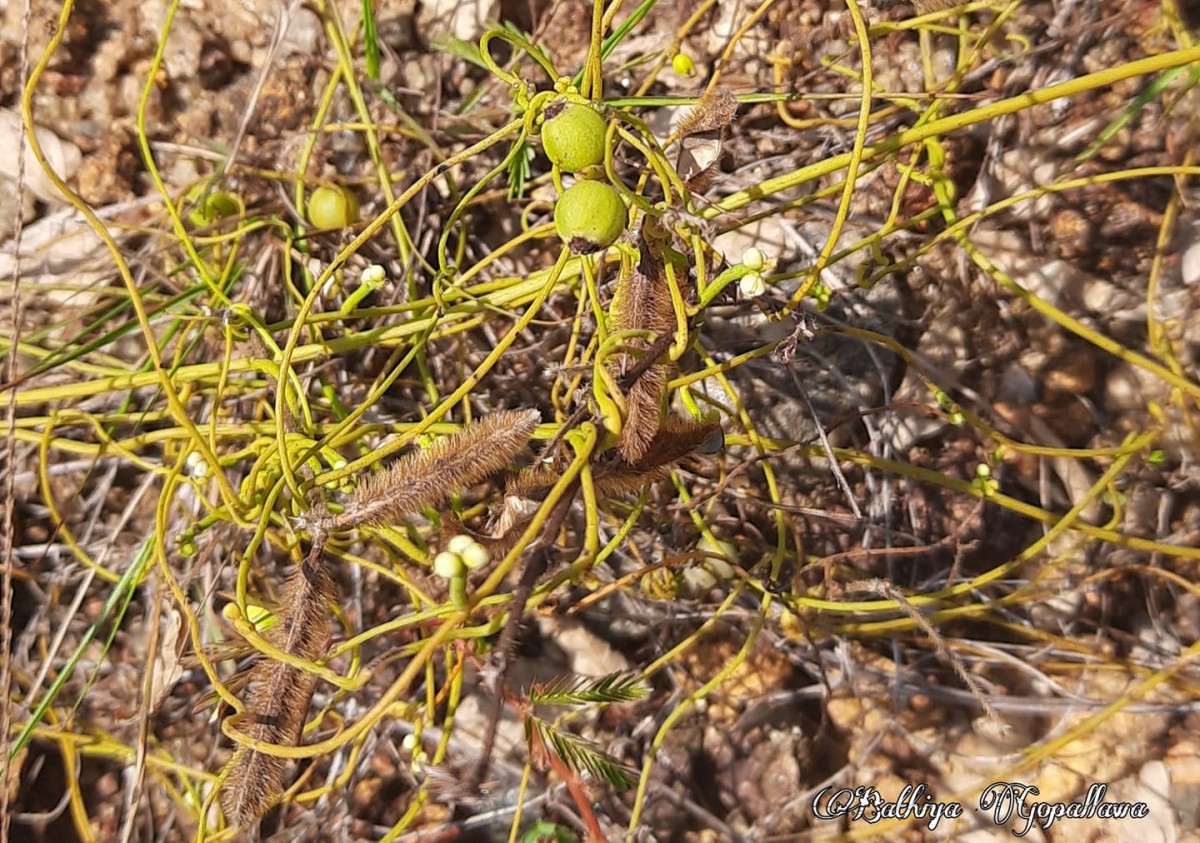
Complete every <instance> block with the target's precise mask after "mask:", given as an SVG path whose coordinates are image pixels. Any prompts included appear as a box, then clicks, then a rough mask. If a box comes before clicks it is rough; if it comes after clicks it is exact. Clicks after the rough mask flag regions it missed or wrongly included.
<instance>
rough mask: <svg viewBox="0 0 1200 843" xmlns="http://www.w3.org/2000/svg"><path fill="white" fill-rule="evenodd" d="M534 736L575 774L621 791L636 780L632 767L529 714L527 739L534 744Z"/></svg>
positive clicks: (587, 742) (635, 773) (526, 727)
mask: <svg viewBox="0 0 1200 843" xmlns="http://www.w3.org/2000/svg"><path fill="white" fill-rule="evenodd" d="M535 736H536V738H537V739H538V740H539V741H540V742H541V743H542V745H543V746H545V748H546V750H547V751H548V752H552V753H554V755H556V756H558V757H559V758H560V759H562V761H563V763H565V764H566V765H567V766H568V767H570V768H571V769H572V770H573V771H575V772H576V773H580V774H582V773H587V774H588V775H590V776H591V777H592V778H594V779H600V780H602V781H606V782H608V783H609V784H610V785H612V786H613V787H616V788H620V789H622V790H624V789H626V788H629V787H632V786H633V784H634V783H635V782H636V781H637V771H636V770H634V769H633V768H632V767H629V766H627V765H625V764H622V763H621V762H620V761H618V760H617V759H615V758H613V757H612V756H611V755H608V754H606V753H604V752H601V751H600V750H598V749H596V748H595V747H594V746H593V745H592V744H591V743H590V742H589V741H587V740H585V739H584V738H581V737H579V736H578V735H572V734H570V733H568V732H562V731H559V730H558V729H555V728H554V727H553V726H551V725H550V724H549V723H547V722H546V721H545V720H542V719H541V718H540V717H535V716H533V715H530V716H529V717H526V718H525V739H526V740H527V741H529V742H530V743H531V744H532V743H533V742H534V738H535Z"/></svg>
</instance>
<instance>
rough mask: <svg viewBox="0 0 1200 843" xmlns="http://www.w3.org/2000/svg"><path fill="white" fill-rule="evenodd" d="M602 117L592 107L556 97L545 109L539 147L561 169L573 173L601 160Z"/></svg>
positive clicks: (602, 140)
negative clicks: (544, 120)
mask: <svg viewBox="0 0 1200 843" xmlns="http://www.w3.org/2000/svg"><path fill="white" fill-rule="evenodd" d="M604 131H605V123H604V118H603V117H601V116H600V114H599V112H597V111H596V109H594V108H592V107H590V106H586V105H578V104H576V103H567V102H566V101H564V100H556V101H555V102H552V103H550V105H549V106H547V108H546V122H545V123H543V124H542V149H544V150H546V157H547V158H549V159H550V163H552V164H554V165H555V166H556V167H558V168H559V169H560V170H562V171H563V172H567V173H576V172H578V171H580V170H582V169H584V168H585V167H591V166H594V165H596V164H599V163H601V162H602V161H604Z"/></svg>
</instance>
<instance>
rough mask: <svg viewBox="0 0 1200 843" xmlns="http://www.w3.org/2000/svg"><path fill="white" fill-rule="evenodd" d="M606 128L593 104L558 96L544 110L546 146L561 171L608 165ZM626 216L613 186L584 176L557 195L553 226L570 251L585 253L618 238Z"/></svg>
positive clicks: (544, 141) (578, 170) (547, 155)
mask: <svg viewBox="0 0 1200 843" xmlns="http://www.w3.org/2000/svg"><path fill="white" fill-rule="evenodd" d="M606 129H607V124H606V123H605V120H604V118H603V117H602V116H601V115H600V112H598V111H597V110H596V109H594V108H592V107H591V106H590V105H585V104H582V103H575V102H570V101H568V100H566V99H558V100H555V101H554V102H552V103H550V105H549V106H547V108H546V112H545V120H544V122H543V123H542V148H543V149H544V150H545V151H546V157H547V158H549V159H550V163H552V164H553V165H554V166H555V167H556V168H557V169H558V170H560V171H562V172H565V173H578V172H580V171H582V170H588V169H590V168H593V167H598V166H599V165H600V164H603V163H604V151H605V143H604V139H605V132H606ZM593 172H594V171H593ZM627 217H628V212H627V211H626V210H625V203H624V202H623V201H622V200H621V194H619V193H618V192H617V191H616V190H615V189H614V188H613V186H612V185H610V184H608V183H606V182H603V181H598V180H595V179H589V178H580V179H579V180H578V181H576V182H575V184H573V185H571V187H569V188H567V189H566V190H564V191H563V193H562V196H560V197H559V198H558V202H557V203H556V204H555V206H554V229H555V231H557V232H558V236H559V237H560V238H562V241H563V242H564V243H566V244H567V246H568V247H569V248H570V249H571V251H572V252H575V253H576V254H580V255H587V254H591V253H593V252H598V251H600V250H601V249H605V248H607V247H609V246H611V245H612V244H613V243H615V242H617V238H618V237H620V236H621V233H622V232H623V231H625V223H626V220H627Z"/></svg>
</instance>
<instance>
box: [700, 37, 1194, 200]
mask: <svg viewBox="0 0 1200 843" xmlns="http://www.w3.org/2000/svg"><path fill="white" fill-rule="evenodd" d="M1196 61H1200V47H1190V48H1188V49H1186V50H1172V51H1171V52H1169V53H1163V54H1161V55H1157V56H1150V57H1149V58H1144V59H1138V60H1137V61H1131V62H1129V63H1128V64H1123V65H1120V66H1119V67H1112V68H1108V69H1107V70H1100V71H1097V72H1096V73H1089V74H1087V75H1085V76H1079V77H1077V78H1075V79H1071V80H1069V81H1066V82H1061V83H1059V84H1057V85H1051V86H1049V87H1048V88H1042V89H1041V90H1037V91H1029V92H1028V93H1024V94H1020V95H1018V96H1015V97H1009V98H1008V99H1004V100H1000V101H999V102H994V103H992V104H991V105H985V106H981V107H979V108H976V109H972V110H971V111H967V112H964V113H962V114H952V115H950V116H948V117H943V118H941V119H939V120H934V121H933V122H931V123H926V124H925V125H923V126H917V127H915V128H912V129H909V130H908V131H905V132H901V133H900V134H898V135H894V136H892V137H890V138H885V139H883V140H881V141H879V142H878V143H873V144H871V145H869V146H866V147H865V148H864V149H863V153H862V158H863V159H867V158H873V157H875V156H877V155H883V154H886V153H889V152H895V151H896V150H898V149H900V148H901V147H904V146H907V145H909V144H912V143H919V142H920V141H923V140H925V139H926V138H931V137H936V136H938V135H944V134H947V133H949V132H957V131H959V130H961V129H965V128H967V127H969V126H974V125H976V124H978V123H985V122H987V121H988V120H994V119H996V118H997V117H1003V116H1005V115H1007V114H1015V113H1016V112H1018V111H1023V110H1025V109H1027V108H1032V107H1033V106H1036V105H1044V104H1046V103H1048V102H1053V101H1054V100H1058V99H1063V98H1065V97H1072V96H1075V95H1076V94H1081V93H1085V92H1087V91H1092V90H1095V89H1096V88H1101V87H1104V86H1106V85H1112V84H1115V83H1117V82H1121V81H1123V80H1125V79H1131V78H1133V77H1135V76H1144V75H1147V74H1151V73H1160V72H1162V71H1164V70H1169V69H1171V68H1173V67H1181V66H1183V65H1187V64H1191V63H1192V62H1196ZM852 157H853V152H845V153H842V154H841V155H835V156H834V157H832V158H827V159H826V160H824V161H818V162H817V163H815V164H810V165H809V166H807V167H801V168H800V169H799V170H795V171H793V172H791V173H787V174H786V175H782V176H777V177H775V178H773V179H767V180H766V181H763V182H760V183H759V184H757V185H755V186H754V187H751V188H747V189H746V190H739V191H737V192H736V193H731V194H730V195H729V196H726V197H725V198H724V199H722V200H721V201H720V202H717V203H715V204H714V205H712V206H710V207H708V208H706V209H705V210H704V211H702V212H701V216H702V217H704V218H705V219H714V218H716V217H719V216H720V215H722V214H727V213H730V212H731V211H736V210H738V209H739V208H744V207H745V206H746V205H749V204H750V203H751V202H754V201H756V200H758V199H764V198H766V197H768V196H772V195H774V194H776V193H780V192H781V191H784V190H790V189H791V188H794V187H798V186H799V185H802V184H805V183H807V182H810V181H813V180H814V179H818V178H820V177H821V176H825V175H828V174H829V173H833V172H836V171H838V170H841V169H843V168H845V167H847V166H848V165H849V164H850V161H851V159H852Z"/></svg>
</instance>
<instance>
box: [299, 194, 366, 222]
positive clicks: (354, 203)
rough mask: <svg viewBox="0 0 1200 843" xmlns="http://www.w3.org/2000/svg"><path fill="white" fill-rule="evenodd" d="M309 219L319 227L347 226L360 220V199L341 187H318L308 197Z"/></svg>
mask: <svg viewBox="0 0 1200 843" xmlns="http://www.w3.org/2000/svg"><path fill="white" fill-rule="evenodd" d="M308 221H309V222H311V223H312V224H313V225H315V226H316V227H317V228H346V227H347V226H350V225H354V223H356V222H358V200H357V199H355V198H354V194H353V193H351V192H350V191H349V190H346V189H344V188H341V187H318V188H317V189H316V190H314V191H313V192H312V196H310V197H308Z"/></svg>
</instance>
